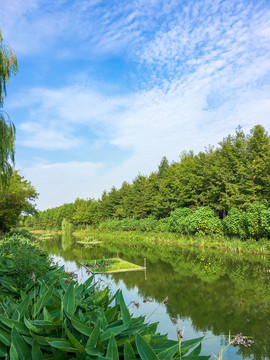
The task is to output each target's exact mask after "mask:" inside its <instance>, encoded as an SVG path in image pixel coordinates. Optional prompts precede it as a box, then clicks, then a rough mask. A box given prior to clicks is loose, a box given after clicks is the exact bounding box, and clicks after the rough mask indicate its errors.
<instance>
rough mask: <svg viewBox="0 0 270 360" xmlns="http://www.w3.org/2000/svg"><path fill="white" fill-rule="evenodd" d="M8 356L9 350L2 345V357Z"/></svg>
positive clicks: (0, 353)
mask: <svg viewBox="0 0 270 360" xmlns="http://www.w3.org/2000/svg"><path fill="white" fill-rule="evenodd" d="M6 355H7V348H6V346H5V345H3V344H1V343H0V357H5V356H6Z"/></svg>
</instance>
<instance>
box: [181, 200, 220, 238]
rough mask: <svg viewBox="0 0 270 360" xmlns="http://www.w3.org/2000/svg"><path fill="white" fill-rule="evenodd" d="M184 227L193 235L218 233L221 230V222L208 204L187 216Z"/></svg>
mask: <svg viewBox="0 0 270 360" xmlns="http://www.w3.org/2000/svg"><path fill="white" fill-rule="evenodd" d="M185 229H186V231H187V232H188V233H189V234H195V235H208V234H219V233H221V232H222V222H221V220H220V219H219V218H218V217H216V216H215V213H214V211H213V210H212V209H211V208H210V207H209V206H202V207H199V208H198V209H197V210H196V211H194V212H193V213H191V214H190V215H189V216H187V218H186V220H185Z"/></svg>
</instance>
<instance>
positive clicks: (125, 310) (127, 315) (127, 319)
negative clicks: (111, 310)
mask: <svg viewBox="0 0 270 360" xmlns="http://www.w3.org/2000/svg"><path fill="white" fill-rule="evenodd" d="M118 301H119V305H120V309H121V315H122V320H123V323H124V324H127V323H130V321H131V315H130V313H129V310H128V308H127V305H126V303H125V301H124V298H123V294H122V291H120V292H119V295H118Z"/></svg>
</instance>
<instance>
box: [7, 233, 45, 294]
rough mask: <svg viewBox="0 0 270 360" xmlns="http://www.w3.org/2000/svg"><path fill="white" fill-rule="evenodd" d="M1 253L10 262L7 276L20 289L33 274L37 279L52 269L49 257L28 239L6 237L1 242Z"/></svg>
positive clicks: (14, 236)
mask: <svg viewBox="0 0 270 360" xmlns="http://www.w3.org/2000/svg"><path fill="white" fill-rule="evenodd" d="M0 253H1V255H2V256H4V257H5V258H6V259H8V260H9V264H10V266H9V269H8V274H7V275H9V276H11V277H12V279H13V281H14V284H15V286H16V287H19V288H23V287H24V286H25V284H26V283H27V281H28V280H29V279H30V278H31V277H32V275H33V274H35V278H36V279H38V278H40V277H42V276H43V275H44V274H46V273H47V271H48V269H49V267H50V261H49V257H48V255H47V254H46V253H45V252H44V251H43V250H41V249H39V248H38V247H36V246H35V245H34V244H33V243H32V242H30V241H29V239H27V238H22V237H19V236H16V235H13V236H11V237H8V236H5V237H4V238H3V239H2V240H1V246H0Z"/></svg>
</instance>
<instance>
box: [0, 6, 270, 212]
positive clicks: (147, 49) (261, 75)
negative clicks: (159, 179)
mask: <svg viewBox="0 0 270 360" xmlns="http://www.w3.org/2000/svg"><path fill="white" fill-rule="evenodd" d="M0 4H1V6H0V29H1V31H2V35H3V38H4V39H5V41H6V44H8V45H9V46H11V47H12V48H13V49H14V52H15V53H16V56H17V58H18V68H19V71H18V73H17V74H16V75H15V76H12V77H11V79H10V82H9V85H8V89H7V97H6V99H5V103H4V110H5V111H6V112H7V113H8V114H9V116H10V118H11V120H12V121H13V122H14V124H15V126H16V130H17V135H16V169H19V170H20V173H21V175H23V176H24V177H25V178H26V179H27V180H29V181H30V182H31V184H32V185H33V186H34V187H35V189H36V190H37V192H38V193H39V194H40V195H39V198H38V200H37V201H36V204H37V209H39V210H44V209H47V208H51V207H55V206H59V205H62V204H64V203H69V202H73V201H74V200H75V199H76V198H78V197H79V198H83V199H88V198H95V199H97V198H100V197H101V195H102V192H103V191H104V190H106V191H109V190H110V189H111V188H112V186H116V187H117V188H119V187H121V184H122V183H123V181H127V182H132V181H133V180H134V178H135V177H136V176H137V175H138V174H143V175H149V174H150V173H151V172H152V171H156V170H157V167H158V164H159V163H160V161H161V158H162V157H163V156H166V157H167V159H168V160H169V161H170V162H171V161H179V156H180V154H181V153H182V152H183V151H189V150H194V152H195V153H197V152H199V151H204V149H205V147H207V146H208V145H209V144H210V145H214V146H217V145H218V142H219V141H221V140H222V138H224V137H226V136H227V135H228V134H234V132H235V129H236V128H237V126H238V125H240V126H242V128H243V130H244V131H245V133H249V131H250V130H251V129H252V128H253V127H254V126H255V125H257V124H261V125H262V126H264V127H265V129H266V130H267V131H268V132H269V128H270V2H269V1H268V0H178V1H177V0H167V1H166V0H128V1H126V0H117V1H116V0H110V1H108V0H73V1H72V0H57V1H56V0H9V1H6V0H0Z"/></svg>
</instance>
